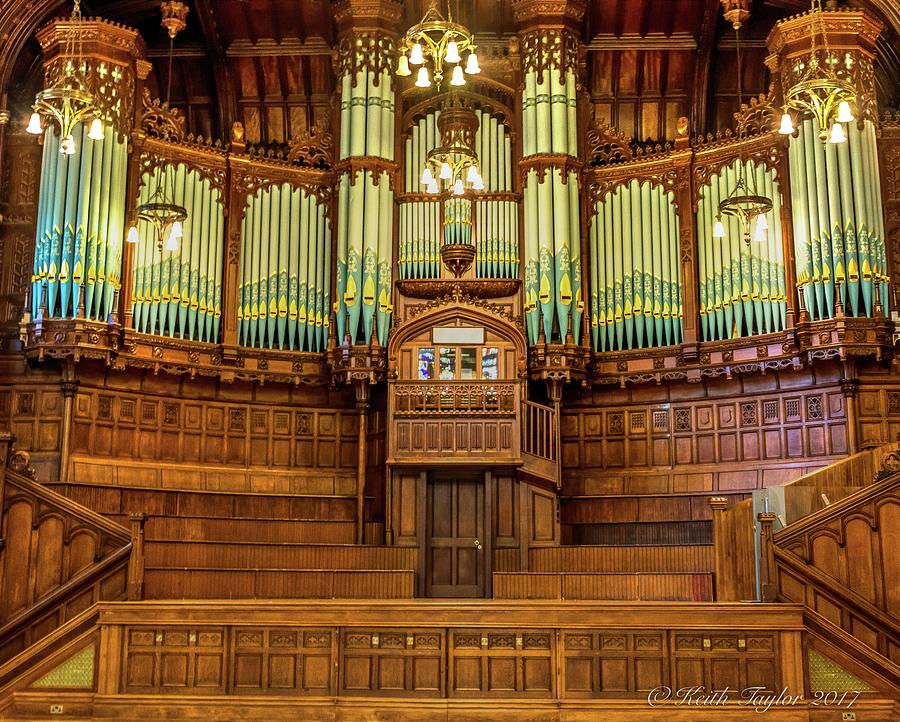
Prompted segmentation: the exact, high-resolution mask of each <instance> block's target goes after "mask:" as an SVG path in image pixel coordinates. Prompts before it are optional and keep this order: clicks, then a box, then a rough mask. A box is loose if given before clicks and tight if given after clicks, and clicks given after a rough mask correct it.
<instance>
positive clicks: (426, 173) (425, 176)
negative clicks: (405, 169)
mask: <svg viewBox="0 0 900 722" xmlns="http://www.w3.org/2000/svg"><path fill="white" fill-rule="evenodd" d="M433 180H434V174H433V173H432V172H431V168H429V167H428V166H427V165H426V166H425V170H423V171H422V185H423V186H427V185H431V181H433Z"/></svg>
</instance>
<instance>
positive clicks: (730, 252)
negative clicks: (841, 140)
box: [696, 159, 786, 341]
mask: <svg viewBox="0 0 900 722" xmlns="http://www.w3.org/2000/svg"><path fill="white" fill-rule="evenodd" d="M741 162H742V161H741V160H740V159H738V160H735V161H734V162H733V163H731V164H730V165H726V166H724V167H722V168H721V169H719V171H718V172H717V173H715V174H713V175H712V176H710V178H709V180H708V181H707V182H706V183H705V184H704V185H703V186H702V188H701V189H700V197H699V200H698V209H697V224H696V225H697V250H698V256H699V258H698V262H699V271H700V275H699V279H700V326H701V329H702V332H703V340H704V341H721V340H725V339H729V338H739V337H742V336H753V335H755V334H761V333H773V332H775V331H781V330H783V329H784V327H785V318H786V305H785V299H786V295H785V280H784V241H783V238H782V229H781V190H780V188H779V185H778V181H777V179H776V177H775V171H774V170H773V169H771V168H766V167H765V166H764V165H763V164H761V163H754V162H753V161H744V162H743V163H744V168H743V175H744V177H745V178H749V179H751V185H752V187H754V188H755V189H756V190H757V192H759V193H760V194H761V195H764V196H765V197H767V198H770V199H771V200H772V204H773V207H772V210H771V211H769V212H768V213H767V214H766V225H767V231H766V233H765V238H764V239H762V240H757V239H756V238H755V237H751V238H748V239H746V241H745V239H744V231H743V228H742V226H741V223H740V221H739V220H738V219H737V218H735V217H734V216H721V221H722V223H723V225H724V226H725V237H724V238H715V237H714V236H713V235H712V234H713V228H714V226H715V223H716V219H717V218H719V210H718V208H719V202H720V201H721V200H722V199H724V198H726V197H727V196H728V194H729V192H730V191H731V189H732V188H734V187H735V183H736V182H737V178H738V172H739V169H740V164H741ZM755 223H756V222H755V221H754V224H755ZM751 230H752V229H751Z"/></svg>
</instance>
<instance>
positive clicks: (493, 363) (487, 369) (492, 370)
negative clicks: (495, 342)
mask: <svg viewBox="0 0 900 722" xmlns="http://www.w3.org/2000/svg"><path fill="white" fill-rule="evenodd" d="M481 378H483V379H491V380H493V381H496V380H497V379H498V378H500V351H499V350H498V349H496V348H483V349H481Z"/></svg>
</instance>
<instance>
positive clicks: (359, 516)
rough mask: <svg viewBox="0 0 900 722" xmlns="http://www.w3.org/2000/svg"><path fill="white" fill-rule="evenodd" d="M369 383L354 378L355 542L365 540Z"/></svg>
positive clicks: (361, 542) (358, 542)
mask: <svg viewBox="0 0 900 722" xmlns="http://www.w3.org/2000/svg"><path fill="white" fill-rule="evenodd" d="M369 389H370V383H369V379H368V378H361V379H354V380H353V391H354V392H355V393H356V410H357V411H358V412H359V429H358V432H359V435H358V437H357V446H358V448H357V455H356V543H357V544H363V543H364V542H365V525H366V522H365V513H366V509H365V504H366V465H367V463H368V454H367V452H368V447H367V443H366V442H367V437H368V433H369V404H370V394H369Z"/></svg>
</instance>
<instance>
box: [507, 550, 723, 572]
mask: <svg viewBox="0 0 900 722" xmlns="http://www.w3.org/2000/svg"><path fill="white" fill-rule="evenodd" d="M712 556H713V555H712V547H711V546H657V547H646V546H645V547H628V546H621V547H611V546H586V547H579V546H575V547H573V546H561V547H544V548H533V549H529V551H528V569H529V570H530V571H533V572H626V571H627V572H658V573H665V572H709V571H712ZM497 571H512V570H507V569H503V570H501V569H498V570H497Z"/></svg>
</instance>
